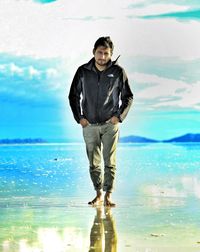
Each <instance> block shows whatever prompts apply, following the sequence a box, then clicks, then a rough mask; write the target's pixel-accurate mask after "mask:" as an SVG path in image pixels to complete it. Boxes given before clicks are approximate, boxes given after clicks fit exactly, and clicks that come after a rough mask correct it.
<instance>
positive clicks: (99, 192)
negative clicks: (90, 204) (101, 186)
mask: <svg viewBox="0 0 200 252" xmlns="http://www.w3.org/2000/svg"><path fill="white" fill-rule="evenodd" d="M101 196H102V191H101V190H97V197H98V198H101Z"/></svg>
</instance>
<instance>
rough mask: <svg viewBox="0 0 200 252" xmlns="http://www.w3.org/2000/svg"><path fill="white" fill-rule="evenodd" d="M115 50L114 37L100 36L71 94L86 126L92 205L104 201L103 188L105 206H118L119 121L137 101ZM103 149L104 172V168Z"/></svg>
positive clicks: (79, 118) (77, 114) (74, 109)
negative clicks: (114, 57)
mask: <svg viewBox="0 0 200 252" xmlns="http://www.w3.org/2000/svg"><path fill="white" fill-rule="evenodd" d="M113 49H114V46H113V42H112V41H111V39H110V37H100V38H99V39H98V40H97V41H96V42H95V44H94V48H93V55H94V57H93V58H92V59H91V60H90V61H89V62H88V63H86V64H84V65H82V66H80V67H79V68H78V70H77V71H76V74H75V76H74V78H73V81H72V85H71V88H70V93H69V100H70V106H71V109H72V112H73V115H74V118H75V120H76V121H77V123H79V124H80V125H81V126H82V128H83V136H84V140H85V143H86V149H87V155H88V159H89V163H90V176H91V179H92V182H93V185H94V189H95V191H96V197H95V198H94V199H93V200H92V201H90V202H89V204H92V205H97V204H99V203H100V202H101V201H102V190H103V191H105V197H104V204H105V206H115V204H114V203H113V202H112V201H111V194H112V191H113V185H114V180H115V172H116V146H117V141H118V136H119V122H122V121H123V120H124V119H125V117H126V115H127V113H128V111H129V109H130V106H131V103H132V100H133V94H132V92H131V89H130V86H129V82H128V78H127V76H126V73H125V71H124V69H123V68H122V67H121V66H119V65H118V64H117V60H115V61H112V60H111V56H112V53H113ZM102 150H103V151H102ZM101 152H103V159H104V174H102V171H101V154H102V153H101Z"/></svg>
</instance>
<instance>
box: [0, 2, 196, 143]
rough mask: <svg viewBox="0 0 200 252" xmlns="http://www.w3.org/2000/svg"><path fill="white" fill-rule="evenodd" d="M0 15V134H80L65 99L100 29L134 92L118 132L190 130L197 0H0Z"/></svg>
mask: <svg viewBox="0 0 200 252" xmlns="http://www.w3.org/2000/svg"><path fill="white" fill-rule="evenodd" d="M0 17H1V18H0V25H1V33H0V138H16V137H22V138H24V137H43V138H45V139H53V140H56V139H66V138H70V139H72V138H78V139H82V131H81V128H80V125H78V124H76V122H75V121H74V119H73V116H72V114H71V111H70V108H69V104H68V99H67V96H68V92H69V87H70V84H71V80H72V78H73V75H74V73H75V71H76V69H77V67H78V66H79V65H80V64H83V63H85V62H87V61H88V60H89V59H90V58H91V57H92V48H93V45H94V42H95V40H96V39H97V38H98V37H100V36H105V35H110V36H111V37H112V39H113V41H114V44H115V50H114V55H113V59H114V58H116V57H117V56H118V55H119V54H120V55H121V57H120V59H119V64H120V65H122V66H123V67H124V68H125V69H126V72H127V75H128V77H129V81H130V85H131V87H132V89H133V92H134V95H135V101H134V105H133V107H132V108H131V111H130V113H129V115H128V116H127V118H126V120H125V121H124V122H123V124H121V136H125V135H130V134H132V135H140V136H145V137H150V138H155V139H168V138H171V137H175V136H179V135H182V134H185V133H188V132H193V133H197V132H198V133H199V132H200V130H199V125H200V116H199V115H200V102H199V96H198V94H199V93H200V77H199V76H200V49H199V44H200V3H199V1H197V0H196V1H186V0H182V1H181V0H177V1H167V0H166V1H159V0H148V1H144V0H135V1H131V0H124V1H116V0H110V1H109V2H108V1H106V0H102V1H101V4H100V3H99V1H96V0H88V1H83V0H77V1H65V0H57V1H56V0H54V1H53V0H34V1H31V0H26V1H25V0H21V1H11V0H2V1H1V2H0Z"/></svg>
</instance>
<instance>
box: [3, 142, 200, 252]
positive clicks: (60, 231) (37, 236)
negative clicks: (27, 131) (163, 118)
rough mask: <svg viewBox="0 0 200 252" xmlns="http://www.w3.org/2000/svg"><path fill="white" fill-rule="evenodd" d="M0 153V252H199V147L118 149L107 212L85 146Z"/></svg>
mask: <svg viewBox="0 0 200 252" xmlns="http://www.w3.org/2000/svg"><path fill="white" fill-rule="evenodd" d="M0 150H1V152H0V153H1V155H2V156H1V163H0V251H2V252H65V251H70V252H86V251H87V252H115V251H118V252H126V251H127V252H180V251H181V252H195V251H200V210H199V209H200V175H199V163H200V156H199V151H200V145H178V146H176V145H166V144H163V145H160V144H156V145H126V146H123V145H120V146H119V148H118V171H117V178H116V190H115V192H114V194H113V200H114V202H115V203H116V204H117V206H116V207H115V208H112V209H107V208H106V209H105V208H104V207H103V206H101V207H97V208H96V207H92V206H89V205H88V204H87V202H88V201H89V200H91V199H92V198H93V197H94V192H93V187H92V185H91V181H90V178H89V174H88V165H87V159H86V155H85V146H84V145H66V146H64V145H62V146H61V145H50V146H48V145H46V146H42V145H41V146H1V147H0Z"/></svg>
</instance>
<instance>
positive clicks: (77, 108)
mask: <svg viewBox="0 0 200 252" xmlns="http://www.w3.org/2000/svg"><path fill="white" fill-rule="evenodd" d="M81 87H82V85H81V76H80V68H78V70H77V71H76V73H75V75H74V78H73V80H72V84H71V88H70V91H69V97H68V98H69V103H70V107H71V110H72V113H73V116H74V118H75V120H76V121H77V123H79V122H80V119H81V118H83V115H82V114H81V93H82V88H81Z"/></svg>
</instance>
